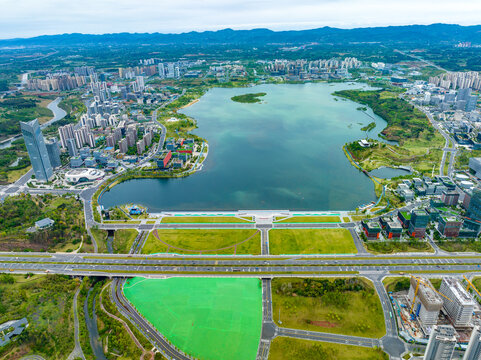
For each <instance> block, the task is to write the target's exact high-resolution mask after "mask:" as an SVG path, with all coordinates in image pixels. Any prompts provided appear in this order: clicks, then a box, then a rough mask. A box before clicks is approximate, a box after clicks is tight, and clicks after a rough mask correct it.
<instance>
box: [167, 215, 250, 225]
mask: <svg viewBox="0 0 481 360" xmlns="http://www.w3.org/2000/svg"><path fill="white" fill-rule="evenodd" d="M162 222H163V223H175V224H182V223H194V224H195V223H197V224H204V223H213V224H216V223H217V224H219V223H233V224H234V223H247V222H250V221H247V220H244V219H239V218H237V217H235V216H167V217H163V218H162Z"/></svg>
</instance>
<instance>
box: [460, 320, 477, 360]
mask: <svg viewBox="0 0 481 360" xmlns="http://www.w3.org/2000/svg"><path fill="white" fill-rule="evenodd" d="M463 360H481V327H480V326H479V325H476V326H475V327H474V329H473V332H472V333H471V339H470V340H469V344H468V347H467V348H466V352H465V353H464V356H463Z"/></svg>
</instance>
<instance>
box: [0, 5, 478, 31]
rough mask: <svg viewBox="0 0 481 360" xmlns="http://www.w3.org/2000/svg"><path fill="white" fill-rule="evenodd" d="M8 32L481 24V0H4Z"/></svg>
mask: <svg viewBox="0 0 481 360" xmlns="http://www.w3.org/2000/svg"><path fill="white" fill-rule="evenodd" d="M0 9H1V11H0V38H3V39H5V38H12V37H30V36H36V35H45V34H59V33H72V32H81V33H92V34H100V33H112V32H124V31H125V32H164V33H170V32H172V33H180V32H186V31H191V30H197V31H202V30H217V29H223V28H226V27H230V28H233V29H252V28H259V27H265V28H270V29H273V30H286V29H311V28H316V27H322V26H334V27H341V28H353V27H365V26H386V25H405V24H431V23H436V22H444V23H457V24H463V25H473V24H480V23H481V16H480V14H481V0H459V1H452V0H294V1H293V0H81V1H79V0H0Z"/></svg>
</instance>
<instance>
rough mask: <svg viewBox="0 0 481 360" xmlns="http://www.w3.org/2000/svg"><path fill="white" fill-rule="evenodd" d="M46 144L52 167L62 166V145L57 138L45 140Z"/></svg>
mask: <svg viewBox="0 0 481 360" xmlns="http://www.w3.org/2000/svg"><path fill="white" fill-rule="evenodd" d="M45 146H46V147H47V153H48V158H49V159H50V164H51V165H52V167H53V168H58V167H60V166H62V162H61V161H60V145H59V143H58V141H57V139H55V138H51V139H48V140H47V141H46V142H45Z"/></svg>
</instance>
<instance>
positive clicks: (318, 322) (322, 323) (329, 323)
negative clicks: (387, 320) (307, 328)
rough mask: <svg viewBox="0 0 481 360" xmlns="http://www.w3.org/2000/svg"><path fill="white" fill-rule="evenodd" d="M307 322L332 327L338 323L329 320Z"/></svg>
mask: <svg viewBox="0 0 481 360" xmlns="http://www.w3.org/2000/svg"><path fill="white" fill-rule="evenodd" d="M309 324H311V325H314V326H319V327H323V328H333V327H337V326H339V324H336V323H333V322H330V321H311V322H309Z"/></svg>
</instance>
